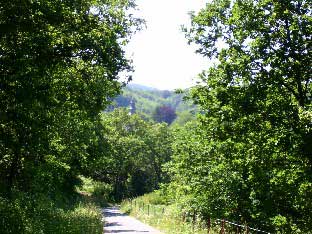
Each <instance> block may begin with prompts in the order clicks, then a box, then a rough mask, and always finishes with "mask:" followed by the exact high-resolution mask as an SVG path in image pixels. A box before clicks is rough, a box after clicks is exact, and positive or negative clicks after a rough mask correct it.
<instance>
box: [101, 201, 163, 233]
mask: <svg viewBox="0 0 312 234" xmlns="http://www.w3.org/2000/svg"><path fill="white" fill-rule="evenodd" d="M102 213H103V215H104V219H105V226H104V233H118V234H145V233H149V234H162V233H161V232H160V231H158V230H156V229H154V228H152V227H150V226H148V225H146V224H144V223H142V222H140V221H138V220H136V219H134V218H132V217H130V216H128V215H126V214H123V213H121V212H120V210H119V208H118V207H108V208H105V209H103V211H102Z"/></svg>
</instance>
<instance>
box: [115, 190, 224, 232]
mask: <svg viewBox="0 0 312 234" xmlns="http://www.w3.org/2000/svg"><path fill="white" fill-rule="evenodd" d="M121 210H122V211H123V212H125V213H127V214H130V215H131V216H134V217H136V218H138V219H139V220H141V221H142V222H144V223H147V224H149V225H151V226H153V227H155V228H157V229H158V230H161V231H162V232H164V233H168V234H181V233H183V234H204V233H205V234H206V233H207V229H206V227H205V223H204V222H203V221H199V220H200V219H197V221H196V224H195V225H193V224H192V220H191V218H190V217H183V214H182V209H181V207H179V206H178V205H177V204H169V201H168V200H167V199H166V197H165V196H162V194H161V192H160V191H155V192H153V193H149V194H145V195H143V196H141V197H137V198H135V199H132V200H125V201H123V202H122V203H121ZM210 233H211V234H215V233H219V232H218V231H217V230H214V229H212V230H211V231H210Z"/></svg>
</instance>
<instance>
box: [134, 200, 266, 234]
mask: <svg viewBox="0 0 312 234" xmlns="http://www.w3.org/2000/svg"><path fill="white" fill-rule="evenodd" d="M129 203H130V207H131V209H139V210H141V211H142V212H143V213H146V214H147V215H148V216H150V215H155V216H156V215H162V216H165V215H166V207H165V206H163V207H160V206H155V205H151V204H145V203H144V202H141V201H136V200H129ZM180 219H181V221H182V222H183V223H186V222H188V223H191V225H192V232H193V233H194V232H195V229H196V226H201V227H203V228H205V230H207V233H208V234H212V233H215V231H217V232H218V233H220V234H255V233H259V234H260V233H264V234H272V233H270V232H266V231H263V230H260V229H257V228H253V227H249V226H248V225H247V223H245V224H238V223H235V222H231V221H228V220H226V219H212V218H210V217H207V218H202V217H200V215H199V214H198V213H197V212H196V211H193V212H182V211H181V212H180ZM213 231H214V232H213Z"/></svg>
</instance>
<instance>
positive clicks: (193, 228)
mask: <svg viewBox="0 0 312 234" xmlns="http://www.w3.org/2000/svg"><path fill="white" fill-rule="evenodd" d="M195 222H196V211H195V210H194V213H193V222H192V223H193V225H192V230H193V233H194V231H195Z"/></svg>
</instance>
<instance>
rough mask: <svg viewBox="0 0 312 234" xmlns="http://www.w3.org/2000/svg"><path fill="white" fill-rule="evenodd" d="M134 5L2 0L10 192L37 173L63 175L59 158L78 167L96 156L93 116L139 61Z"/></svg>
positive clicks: (66, 167)
mask: <svg viewBox="0 0 312 234" xmlns="http://www.w3.org/2000/svg"><path fill="white" fill-rule="evenodd" d="M133 6H134V4H133V3H132V1H119V0H109V1H105V2H104V1H100V0H96V1H88V0H83V1H75V0H74V1H61V0H42V1H23V2H22V3H21V2H18V1H5V2H3V3H1V7H0V27H1V35H0V45H1V47H0V74H1V75H0V109H1V118H0V150H1V156H2V158H1V159H0V173H1V183H2V185H4V186H1V187H2V188H3V187H6V190H7V193H8V194H10V193H11V191H12V188H13V187H16V188H19V189H24V190H28V191H29V190H30V189H29V186H30V187H31V185H32V184H34V183H33V180H30V178H32V179H35V178H33V175H36V176H35V177H36V178H40V175H41V176H42V177H44V175H47V174H48V175H47V176H46V178H52V179H56V178H57V176H56V175H57V174H59V175H61V174H62V173H54V175H53V172H52V173H51V172H50V171H51V169H53V168H56V166H58V168H59V169H60V170H61V171H63V172H64V173H65V174H72V173H74V172H73V171H76V169H78V168H79V164H81V163H82V162H83V161H84V160H85V158H86V157H87V156H88V153H87V151H86V149H87V148H88V145H89V143H90V140H91V139H92V135H93V131H94V125H93V123H94V122H95V121H96V119H97V118H98V117H97V115H98V113H99V112H100V111H101V110H103V109H104V107H105V106H106V105H107V104H108V101H109V97H111V96H114V95H116V94H117V93H118V92H119V90H120V83H119V82H118V74H119V73H120V72H121V71H128V70H130V69H131V67H130V66H129V62H128V61H127V59H126V58H125V56H124V51H123V49H122V44H125V43H126V42H127V40H128V38H129V35H130V34H132V32H133V31H134V30H136V26H138V24H139V21H138V20H136V19H133V18H132V17H131V16H130V15H127V13H126V10H127V9H128V8H130V7H133ZM89 134H91V135H89ZM83 136H85V137H83ZM87 136H88V137H87ZM72 169H73V170H72ZM66 171H67V172H66ZM60 181H63V179H62V178H60V180H59V181H58V182H60ZM42 184H43V185H46V184H47V183H45V182H44V179H43V183H42ZM37 188H40V186H37ZM51 188H53V186H51Z"/></svg>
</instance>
